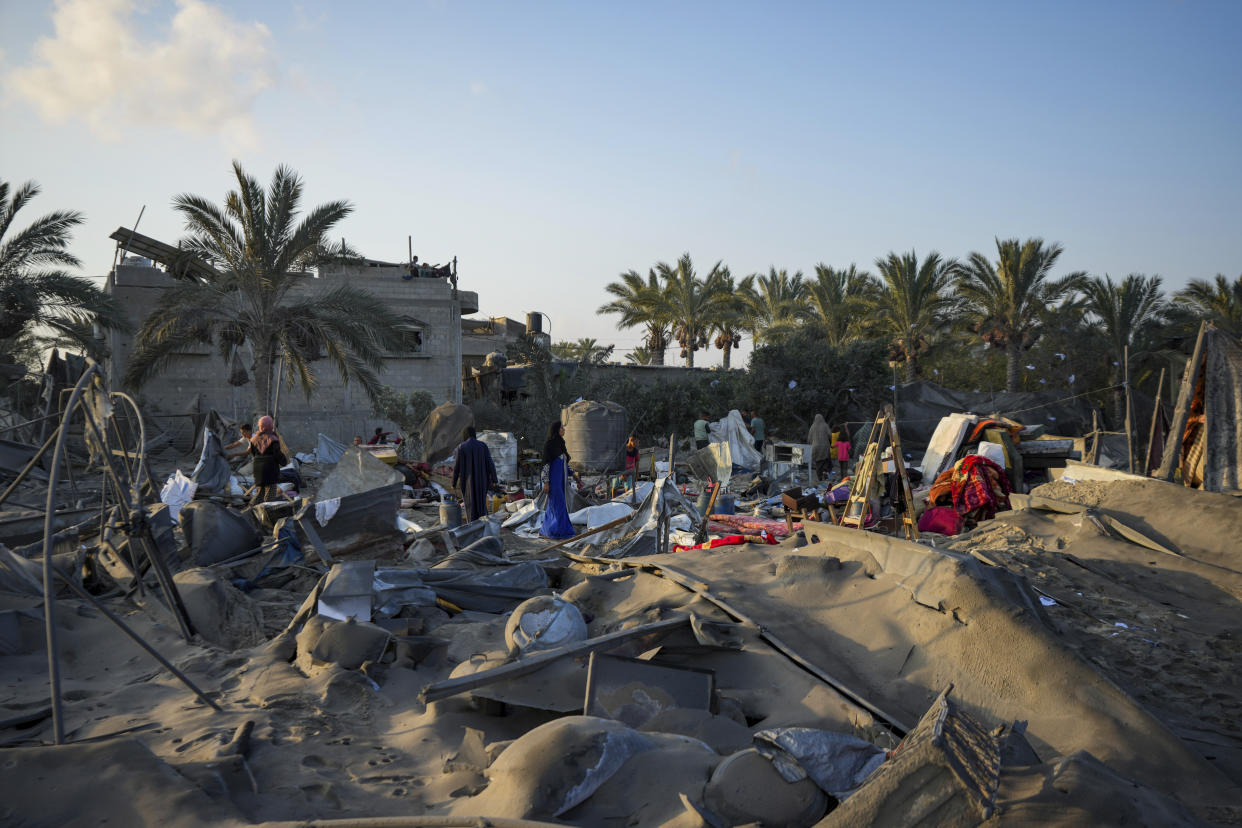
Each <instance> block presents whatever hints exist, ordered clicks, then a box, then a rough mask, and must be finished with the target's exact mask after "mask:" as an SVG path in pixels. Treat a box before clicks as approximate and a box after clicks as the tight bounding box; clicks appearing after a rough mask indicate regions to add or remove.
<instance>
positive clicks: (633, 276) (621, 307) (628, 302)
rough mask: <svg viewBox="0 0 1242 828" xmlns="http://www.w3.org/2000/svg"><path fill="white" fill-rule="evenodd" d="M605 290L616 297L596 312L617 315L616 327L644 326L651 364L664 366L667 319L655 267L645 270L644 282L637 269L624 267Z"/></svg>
mask: <svg viewBox="0 0 1242 828" xmlns="http://www.w3.org/2000/svg"><path fill="white" fill-rule="evenodd" d="M604 290H605V291H606V292H607V293H608V294H609V295H610V296H613V297H615V298H614V299H613V300H612V301H611V302H608V303H606V304H603V305H600V306H599V309H598V310H596V311H595V312H596V313H615V314H617V315H618V316H620V319H618V320H617V327H618V328H637V327H640V326H641V327H643V328H644V329H645V331H646V333H645V340H644V342H645V344H646V350H647V351H648V352H649V353H650V355H651V364H652V365H663V364H664V350H665V349H666V348H667V347H668V345H669V322H668V316H667V307H666V305H665V302H664V292H663V287H662V286H661V284H660V279H659V277H658V276H656V272H655V270H654V269H652V270H648V271H647V280H646V281H643V277H642V276H640V275H638V272H637V271H634V270H627V271H626V272H625V273H622V274H621V280H620V281H618V282H609V283H608V284H607V285H605V286H604Z"/></svg>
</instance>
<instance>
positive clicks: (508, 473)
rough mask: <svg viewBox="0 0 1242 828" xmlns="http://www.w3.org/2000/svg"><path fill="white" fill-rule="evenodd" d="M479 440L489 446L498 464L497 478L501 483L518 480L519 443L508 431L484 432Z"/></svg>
mask: <svg viewBox="0 0 1242 828" xmlns="http://www.w3.org/2000/svg"><path fill="white" fill-rule="evenodd" d="M479 439H480V440H481V441H483V442H484V443H486V444H487V450H488V451H490V452H491V453H492V462H493V463H495V464H496V477H497V479H498V480H500V482H501V483H508V482H510V481H513V480H517V467H518V443H517V438H516V437H514V436H513V434H511V433H510V432H508V431H484V432H483V433H482V434H480V435H479Z"/></svg>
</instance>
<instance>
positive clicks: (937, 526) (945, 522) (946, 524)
mask: <svg viewBox="0 0 1242 828" xmlns="http://www.w3.org/2000/svg"><path fill="white" fill-rule="evenodd" d="M919 531H920V532H935V533H936V534H938V535H957V534H960V533H961V531H962V516H961V515H959V514H958V513H957V510H956V509H954V508H953V507H951V506H928V507H927V509H926V510H924V512H923V515H922V516H921V517H920V518H919Z"/></svg>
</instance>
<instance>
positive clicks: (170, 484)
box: [160, 469, 198, 523]
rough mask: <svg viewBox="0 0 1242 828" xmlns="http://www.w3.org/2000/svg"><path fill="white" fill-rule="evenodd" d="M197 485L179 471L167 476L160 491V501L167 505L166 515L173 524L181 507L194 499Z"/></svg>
mask: <svg viewBox="0 0 1242 828" xmlns="http://www.w3.org/2000/svg"><path fill="white" fill-rule="evenodd" d="M196 491H198V484H197V483H195V482H194V481H193V480H191V479H190V478H188V477H186V476H185V475H184V474H182V473H181V469H177V470H176V471H175V472H173V473H172V474H170V475H169V476H168V480H167V482H165V483H164V488H163V489H161V490H160V500H161V501H163V502H164V503H167V504H168V514H169V516H170V517H172V520H173V523H176V522H177V519H178V516H179V515H180V513H181V507H182V506H184V505H185V504H187V503H189V502H190V501H191V500H193V499H194V493H195V492H196Z"/></svg>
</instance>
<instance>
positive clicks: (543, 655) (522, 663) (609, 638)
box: [418, 559, 690, 704]
mask: <svg viewBox="0 0 1242 828" xmlns="http://www.w3.org/2000/svg"><path fill="white" fill-rule="evenodd" d="M601 560H604V559H601ZM689 624H690V616H688V615H678V616H677V617H675V618H666V619H665V620H663V621H655V622H652V623H650V624H642V625H640V626H637V627H630V628H629V629H628V630H617V631H616V632H611V633H608V634H607V635H601V636H597V637H595V638H588V639H587V640H586V641H579V642H578V643H577V644H570V645H569V646H567V647H558V648H557V649H555V650H542V651H540V652H535V653H531V654H530V655H527V656H524V657H522V658H520V659H518V660H517V661H511V662H509V663H508V664H503V665H501V666H500V667H493V668H492V669H490V670H483V671H482V672H478V673H474V674H473V675H469V676H459V677H457V678H452V679H446V680H444V681H437V682H435V683H434V684H429V685H427V686H426V687H424V688H423V691H422V692H421V693H419V694H418V698H419V700H420V701H422V702H423V703H424V704H430V703H431V702H433V701H439V700H440V699H447V698H449V697H450V696H456V695H458V694H460V693H465V692H466V691H468V690H473V689H475V688H476V687H483V686H485V685H488V684H494V683H496V682H498V681H505V680H506V679H511V678H517V677H518V676H525V675H529V674H530V673H533V672H535V671H536V670H540V669H542V668H544V667H546V666H547V665H548V664H551V663H552V662H553V661H556V660H558V659H561V658H566V657H572V656H578V655H585V654H586V653H592V652H595V651H596V650H605V649H610V648H612V647H615V646H617V645H618V644H621V643H624V642H626V641H630V640H631V639H635V638H641V637H642V636H645V635H651V634H653V633H661V632H671V631H672V630H675V629H678V628H680V627H685V626H689Z"/></svg>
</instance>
